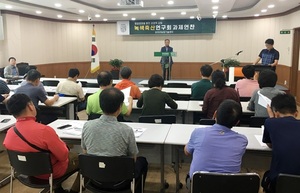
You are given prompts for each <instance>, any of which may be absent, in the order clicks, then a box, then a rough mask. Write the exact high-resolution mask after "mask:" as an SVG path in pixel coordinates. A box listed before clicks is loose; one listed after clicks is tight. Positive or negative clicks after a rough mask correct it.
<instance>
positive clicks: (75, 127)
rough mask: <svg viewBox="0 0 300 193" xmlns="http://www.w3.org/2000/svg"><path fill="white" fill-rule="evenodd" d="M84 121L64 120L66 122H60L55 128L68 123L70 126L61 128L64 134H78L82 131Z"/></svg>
mask: <svg viewBox="0 0 300 193" xmlns="http://www.w3.org/2000/svg"><path fill="white" fill-rule="evenodd" d="M84 123H85V122H76V121H71V122H66V123H63V124H60V125H58V126H57V127H56V128H59V127H63V126H64V125H66V124H68V125H71V126H70V127H66V128H64V129H62V132H63V133H65V134H68V135H75V136H80V135H81V133H82V128H83V125H84Z"/></svg>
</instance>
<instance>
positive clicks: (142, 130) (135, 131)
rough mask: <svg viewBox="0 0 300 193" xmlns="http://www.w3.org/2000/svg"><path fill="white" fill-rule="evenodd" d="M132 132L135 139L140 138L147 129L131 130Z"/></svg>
mask: <svg viewBox="0 0 300 193" xmlns="http://www.w3.org/2000/svg"><path fill="white" fill-rule="evenodd" d="M132 130H133V132H134V136H135V137H136V138H138V137H140V136H141V135H142V134H143V133H144V132H145V131H146V130H147V128H140V127H139V128H137V127H136V128H132Z"/></svg>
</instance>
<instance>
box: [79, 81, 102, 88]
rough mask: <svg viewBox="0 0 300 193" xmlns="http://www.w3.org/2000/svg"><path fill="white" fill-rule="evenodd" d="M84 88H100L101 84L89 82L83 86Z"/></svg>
mask: <svg viewBox="0 0 300 193" xmlns="http://www.w3.org/2000/svg"><path fill="white" fill-rule="evenodd" d="M82 87H90V88H99V84H98V83H90V82H87V83H86V84H85V85H82Z"/></svg>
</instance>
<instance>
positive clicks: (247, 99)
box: [240, 97, 251, 102]
mask: <svg viewBox="0 0 300 193" xmlns="http://www.w3.org/2000/svg"><path fill="white" fill-rule="evenodd" d="M250 99H251V97H240V101H241V102H248V101H250Z"/></svg>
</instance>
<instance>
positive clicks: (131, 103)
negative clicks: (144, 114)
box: [122, 96, 133, 117]
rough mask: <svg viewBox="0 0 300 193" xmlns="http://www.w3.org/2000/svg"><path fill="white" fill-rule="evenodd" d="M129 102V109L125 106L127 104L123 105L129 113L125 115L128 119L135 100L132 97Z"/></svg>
mask: <svg viewBox="0 0 300 193" xmlns="http://www.w3.org/2000/svg"><path fill="white" fill-rule="evenodd" d="M128 102H129V105H128V106H127V107H126V106H125V103H123V105H124V106H125V107H126V108H127V112H126V113H124V115H125V116H127V117H128V116H130V114H131V112H132V105H133V99H132V97H131V96H129V97H128ZM122 109H123V108H122Z"/></svg>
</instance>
